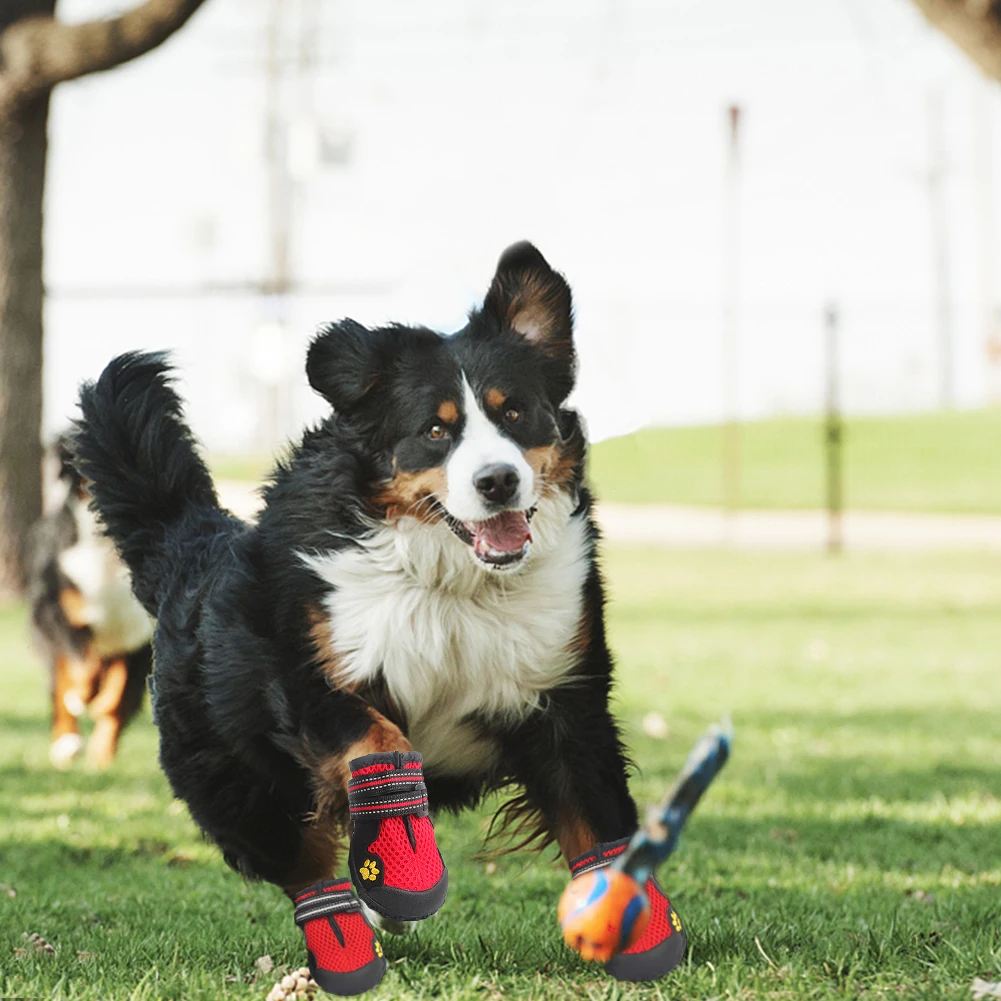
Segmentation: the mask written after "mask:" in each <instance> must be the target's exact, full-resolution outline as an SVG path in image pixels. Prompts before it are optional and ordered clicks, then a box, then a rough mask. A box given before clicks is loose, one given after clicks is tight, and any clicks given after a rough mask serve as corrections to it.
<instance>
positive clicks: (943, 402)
mask: <svg viewBox="0 0 1001 1001" xmlns="http://www.w3.org/2000/svg"><path fill="white" fill-rule="evenodd" d="M946 170H947V167H946V162H945V119H944V114H943V107H942V95H941V93H933V94H931V95H929V98H928V205H929V208H930V209H931V230H932V253H933V254H934V267H935V296H936V301H935V312H936V316H937V324H936V325H937V328H938V329H937V336H938V353H939V390H938V396H939V406H940V407H941V408H942V409H943V410H949V409H951V408H952V406H953V402H954V401H953V365H954V362H953V344H952V299H951V288H950V282H949V219H948V210H947V207H946V204H945V179H946Z"/></svg>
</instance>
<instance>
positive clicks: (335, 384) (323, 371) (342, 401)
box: [306, 320, 379, 411]
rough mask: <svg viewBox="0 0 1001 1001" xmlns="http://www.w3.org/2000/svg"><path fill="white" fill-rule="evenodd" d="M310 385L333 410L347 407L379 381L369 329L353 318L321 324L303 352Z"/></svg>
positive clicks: (375, 352)
mask: <svg viewBox="0 0 1001 1001" xmlns="http://www.w3.org/2000/svg"><path fill="white" fill-rule="evenodd" d="M306 376H307V378H308V379H309V384H310V386H312V387H313V389H315V390H316V391H317V392H318V393H319V394H320V395H321V396H323V397H325V398H326V400H327V401H328V402H329V403H330V405H331V406H332V407H333V408H334V410H338V411H343V410H349V409H350V408H351V407H353V406H355V405H356V404H357V403H359V402H360V401H361V400H362V399H363V398H364V397H365V396H366V395H367V394H368V393H369V392H370V391H371V390H372V388H373V387H374V386H375V384H376V383H377V382H378V381H379V357H378V353H377V351H376V345H375V336H374V335H373V333H372V331H370V330H368V329H367V328H366V327H363V326H362V325H361V324H360V323H356V322H355V321H354V320H341V321H340V322H338V323H331V324H329V325H328V326H326V327H323V328H322V329H321V330H320V332H319V333H318V334H317V335H316V337H314V338H313V342H312V343H311V344H310V345H309V353H308V354H307V355H306Z"/></svg>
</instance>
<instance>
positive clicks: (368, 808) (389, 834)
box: [348, 751, 448, 921]
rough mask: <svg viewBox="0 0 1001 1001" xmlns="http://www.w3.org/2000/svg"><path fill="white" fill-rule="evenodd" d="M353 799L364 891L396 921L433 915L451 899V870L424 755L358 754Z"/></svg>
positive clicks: (357, 876) (355, 859)
mask: <svg viewBox="0 0 1001 1001" xmlns="http://www.w3.org/2000/svg"><path fill="white" fill-rule="evenodd" d="M348 802H349V809H350V812H351V825H352V832H351V852H350V867H351V875H352V878H353V879H354V882H355V886H356V887H357V889H358V895H359V896H360V897H361V898H362V900H364V901H365V903H366V904H368V905H369V907H371V908H373V910H376V911H378V912H379V913H380V914H382V915H384V916H385V917H389V918H393V919H395V920H400V921H417V920H420V919H421V918H426V917H428V916H430V915H431V914H433V913H434V912H435V911H436V910H437V909H438V908H439V907H440V906H441V905H442V903H443V901H444V899H445V892H446V890H447V887H448V871H447V870H446V868H445V864H444V862H443V861H442V858H441V853H440V852H439V851H438V845H437V844H436V842H435V837H434V827H433V825H432V824H431V820H430V818H429V816H428V801H427V787H426V786H425V785H424V773H423V770H422V766H421V757H420V755H419V754H417V753H416V752H413V751H409V752H400V751H393V752H389V753H386V754H368V755H365V756H364V757H361V758H355V759H354V760H353V761H352V762H351V779H350V781H349V782H348Z"/></svg>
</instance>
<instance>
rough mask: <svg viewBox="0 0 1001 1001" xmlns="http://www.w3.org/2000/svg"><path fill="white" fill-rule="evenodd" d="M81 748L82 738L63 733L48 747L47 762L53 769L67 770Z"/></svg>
mask: <svg viewBox="0 0 1001 1001" xmlns="http://www.w3.org/2000/svg"><path fill="white" fill-rule="evenodd" d="M82 747H83V738H82V737H81V736H80V734H78V733H64V734H63V735H62V736H61V737H57V738H56V739H55V740H54V741H53V742H52V743H51V744H50V745H49V761H51V762H52V765H53V767H55V768H60V769H62V768H69V766H70V765H71V764H72V762H73V759H74V758H75V757H76V756H77V755H78V754H79V753H80V749H81V748H82Z"/></svg>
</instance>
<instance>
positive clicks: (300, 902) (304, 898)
mask: <svg viewBox="0 0 1001 1001" xmlns="http://www.w3.org/2000/svg"><path fill="white" fill-rule="evenodd" d="M295 923H296V924H297V925H298V926H299V927H300V928H301V929H302V932H303V935H304V936H305V938H306V949H307V951H308V954H309V971H310V974H311V975H312V977H313V979H314V980H315V981H316V982H317V983H318V984H319V985H320V987H322V988H323V989H324V990H325V991H327V992H329V993H331V994H341V995H352V994H360V993H362V991H366V990H369V989H370V988H372V987H375V986H376V984H378V983H379V981H380V980H382V977H383V974H384V973H385V970H386V960H385V959H384V958H383V955H382V946H381V945H380V943H379V940H378V939H377V938H376V936H375V931H374V930H373V929H372V926H371V925H370V924H369V923H368V921H367V920H366V919H365V916H364V915H363V914H362V911H361V904H360V902H359V901H358V898H357V897H356V896H355V895H354V893H353V892H352V890H351V880H350V879H347V878H345V879H337V880H324V881H321V882H319V883H314V884H313V885H312V886H310V887H308V888H307V889H305V890H303V891H302V892H301V893H300V894H299V895H298V896H297V897H296V898H295Z"/></svg>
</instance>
